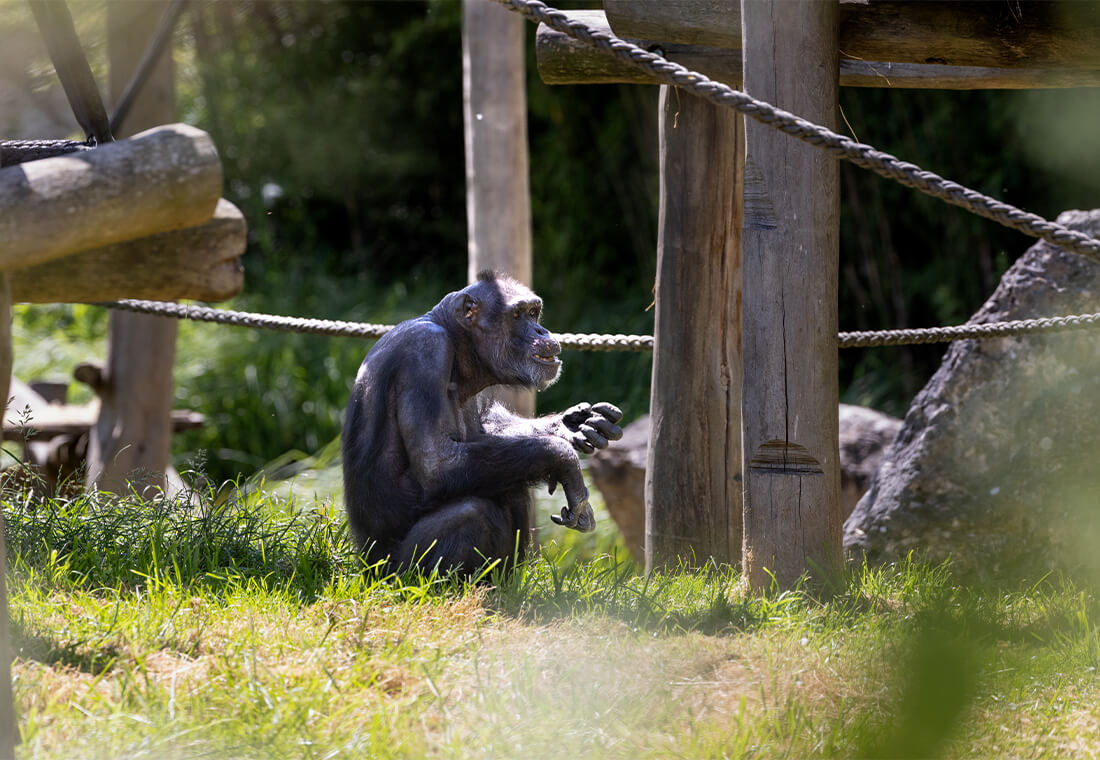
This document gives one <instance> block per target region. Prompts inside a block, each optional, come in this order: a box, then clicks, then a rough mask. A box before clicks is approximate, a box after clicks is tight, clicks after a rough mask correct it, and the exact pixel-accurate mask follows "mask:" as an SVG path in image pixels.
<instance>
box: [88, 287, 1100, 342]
mask: <svg viewBox="0 0 1100 760" xmlns="http://www.w3.org/2000/svg"><path fill="white" fill-rule="evenodd" d="M94 305H96V306H106V307H107V308H110V309H117V310H120V311H132V312H137V313H140V314H153V315H156V316H161V317H172V318H175V319H190V320H194V321H197V322H214V323H217V324H223V325H235V326H237V327H252V328H260V329H264V330H278V331H281V332H296V333H306V334H311V335H331V336H344V337H353V338H367V339H373V338H381V337H382V336H383V335H385V334H386V333H387V332H389V331H390V330H392V329H393V325H378V324H371V323H368V322H344V321H340V320H335V319H305V318H301V317H283V316H279V315H275V314H258V313H256V312H250V311H232V310H230V309H211V308H210V307H208V306H189V305H186V304H179V303H171V302H168V301H140V300H136V299H126V300H123V301H110V302H105V303H97V304H94ZM1095 327H1100V314H1079V315H1075V316H1069V317H1043V318H1040V319H1021V320H1016V321H1012V322H991V323H989V324H977V325H956V326H953V327H930V328H927V329H913V330H878V331H873V332H842V333H840V334H839V335H838V336H837V338H838V347H839V348H871V347H875V346H903V345H912V344H922V343H949V342H951V341H956V340H970V339H977V340H982V339H988V338H1007V337H1011V336H1019V335H1037V334H1045V333H1058V332H1069V331H1072V330H1085V329H1089V328H1095ZM554 337H555V338H557V340H558V342H559V343H561V345H562V348H569V349H576V350H578V351H652V350H653V336H652V335H621V334H619V335H597V334H593V333H556V334H555V335H554Z"/></svg>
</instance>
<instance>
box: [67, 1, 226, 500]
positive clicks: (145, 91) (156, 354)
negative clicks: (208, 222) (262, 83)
mask: <svg viewBox="0 0 1100 760" xmlns="http://www.w3.org/2000/svg"><path fill="white" fill-rule="evenodd" d="M167 6H168V3H167V2H164V0H158V1H157V2H145V3H134V2H130V1H129V0H113V1H112V2H110V3H108V4H107V52H108V58H109V63H110V91H111V100H112V101H113V102H117V101H118V99H119V98H120V97H121V95H122V93H123V91H124V90H125V88H126V85H127V83H128V82H129V81H130V78H131V77H132V76H133V73H134V70H135V69H136V68H137V66H138V64H139V62H140V58H141V55H142V53H143V52H144V50H145V47H146V45H147V42H148V40H150V39H152V37H153V36H154V35H155V33H156V29H157V26H158V22H159V20H160V17H161V15H162V14H163V12H164V10H165V9H166V8H167ZM175 114H176V88H175V67H174V66H173V63H172V57H171V56H163V57H161V59H160V61H158V63H157V65H156V66H155V67H154V68H153V70H152V72H151V73H150V75H149V78H148V79H147V80H146V83H145V85H144V87H143V88H142V90H141V92H140V94H138V95H137V97H136V98H135V99H134V101H133V105H132V106H131V110H130V114H129V116H128V117H127V122H126V126H125V127H124V130H131V129H143V128H145V127H147V126H149V125H151V124H162V123H164V122H167V121H172V120H173V119H174V118H175ZM217 190H218V195H219V196H220V194H221V182H220V178H219V183H218V187H217ZM215 200H216V199H215ZM213 210H214V209H213V208H211V213H212V212H213ZM208 218H209V216H208ZM177 329H178V325H177V323H176V321H175V320H174V319H167V318H164V317H153V316H150V315H147V314H130V313H124V312H113V313H112V314H111V316H110V321H109V323H108V327H107V335H108V337H107V341H108V342H107V361H106V365H107V366H106V369H105V371H104V374H103V380H104V387H103V389H102V390H101V396H100V399H101V402H102V407H101V409H100V413H99V418H98V419H97V420H96V425H95V428H94V429H93V431H92V434H91V436H90V438H89V443H88V476H87V477H88V483H89V485H94V486H95V487H97V488H99V489H101V490H104V491H112V492H115V493H123V492H126V491H127V490H129V489H130V488H134V489H136V491H137V492H138V493H139V494H145V495H147V496H154V495H155V494H156V493H158V492H164V491H165V490H166V489H167V486H168V480H167V478H166V475H165V473H166V472H167V471H168V466H169V462H170V457H171V447H172V418H171V414H172V368H173V366H174V365H175V356H176V332H177Z"/></svg>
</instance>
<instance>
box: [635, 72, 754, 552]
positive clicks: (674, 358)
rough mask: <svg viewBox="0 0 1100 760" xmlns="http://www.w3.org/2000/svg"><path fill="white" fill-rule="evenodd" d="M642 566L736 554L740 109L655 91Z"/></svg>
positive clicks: (739, 487)
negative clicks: (655, 206)
mask: <svg viewBox="0 0 1100 760" xmlns="http://www.w3.org/2000/svg"><path fill="white" fill-rule="evenodd" d="M658 130H659V138H658V139H659V141H660V151H661V156H660V162H661V176H660V217H659V222H658V233H657V237H658V242H657V286H656V304H657V305H656V324H655V328H654V335H655V345H654V353H653V385H652V390H651V395H650V420H651V422H650V425H651V427H650V438H649V453H648V462H647V466H646V480H645V491H646V546H645V553H646V568H647V570H652V569H655V568H661V567H675V566H676V565H677V563H679V562H683V563H685V564H687V565H690V566H700V565H703V564H705V563H706V562H707V560H708V559H711V558H713V559H714V560H715V561H717V562H718V563H721V564H730V565H734V564H736V563H737V562H738V561H739V559H740V553H741V503H742V484H741V338H740V322H739V316H740V315H739V311H740V301H741V241H740V231H741V218H740V217H741V213H740V212H741V204H740V197H741V174H742V169H743V160H744V131H743V130H744V127H743V119H742V117H741V116H740V114H738V113H736V112H735V111H732V110H730V109H726V108H720V107H718V106H714V105H711V104H710V103H708V102H706V101H705V100H702V99H700V98H696V97H695V96H693V95H689V94H687V93H686V92H683V91H681V90H678V89H674V88H670V87H667V86H664V87H661V96H660V105H659V122H658Z"/></svg>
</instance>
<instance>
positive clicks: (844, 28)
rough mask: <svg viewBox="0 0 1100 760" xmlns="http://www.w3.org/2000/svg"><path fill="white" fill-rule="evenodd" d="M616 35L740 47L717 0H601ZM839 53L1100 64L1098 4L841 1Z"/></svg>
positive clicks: (917, 59)
mask: <svg viewBox="0 0 1100 760" xmlns="http://www.w3.org/2000/svg"><path fill="white" fill-rule="evenodd" d="M603 6H604V10H605V11H606V13H607V20H608V22H609V23H610V25H611V28H612V29H614V30H615V34H616V35H618V36H620V37H632V38H639V39H651V40H660V41H661V42H664V43H682V44H689V45H709V46H715V47H727V48H731V49H737V50H740V49H741V17H740V13H738V12H730V11H729V10H728V9H727V8H726V7H725V5H724V4H723V3H722V2H718V1H717V0H604V4H603ZM839 36H840V57H841V58H842V59H849V60H854V61H884V62H885V61H889V62H892V63H914V64H938V65H945V66H977V67H991V68H1026V69H1049V68H1073V69H1100V3H1095V2H1079V1H1075V0H1041V1H1035V0H1024V1H1023V2H1019V1H1018V0H1012V1H1009V0H1004V1H997V2H981V1H980V0H979V1H977V2H974V1H973V0H967V1H965V2H940V1H937V0H892V1H886V0H841V3H840V33H839Z"/></svg>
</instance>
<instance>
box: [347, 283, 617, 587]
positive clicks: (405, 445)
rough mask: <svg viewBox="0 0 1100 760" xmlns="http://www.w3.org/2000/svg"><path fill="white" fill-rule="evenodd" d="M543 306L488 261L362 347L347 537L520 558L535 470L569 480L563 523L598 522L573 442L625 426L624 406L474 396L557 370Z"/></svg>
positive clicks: (582, 526)
mask: <svg viewBox="0 0 1100 760" xmlns="http://www.w3.org/2000/svg"><path fill="white" fill-rule="evenodd" d="M541 316H542V300H541V299H540V298H539V297H538V296H536V295H535V294H534V293H533V292H531V290H529V289H528V288H527V287H525V286H524V285H522V284H520V283H519V282H517V281H516V280H514V279H512V278H510V277H507V276H505V275H502V274H497V273H494V272H482V273H481V274H479V275H478V279H477V282H475V283H474V284H473V285H470V286H469V287H467V288H465V289H463V290H459V291H457V292H454V293H449V294H447V295H446V296H444V297H443V300H442V301H440V302H439V303H438V304H437V305H436V306H435V308H433V309H432V310H431V311H429V312H428V313H427V314H424V315H423V316H420V317H416V318H415V319H410V320H408V321H406V322H402V323H401V324H399V325H397V326H396V327H395V328H394V329H393V330H392V331H390V332H389V333H387V334H386V335H385V336H384V337H383V338H382V339H381V340H379V341H378V343H376V344H375V346H374V347H373V348H372V349H371V351H370V353H369V354H367V358H366V359H364V361H363V364H362V366H361V367H360V368H359V374H358V376H357V377H356V378H355V387H354V389H353V390H352V395H351V401H350V402H349V403H348V410H347V419H346V421H345V423H344V439H343V448H344V500H345V503H346V505H347V512H348V523H349V526H350V528H351V534H352V538H353V540H354V541H355V543H356V544H357V546H358V547H359V548H360V549H362V550H363V551H365V552H368V553H369V555H370V556H371V557H372V558H383V557H389V566H390V567H391V568H408V567H411V566H413V565H419V566H421V567H424V568H429V569H430V568H432V567H435V566H437V565H438V567H439V568H440V569H441V570H442V571H446V570H450V569H457V570H461V571H462V572H466V573H471V572H473V571H474V570H475V569H477V568H478V567H479V566H481V565H482V564H483V563H484V562H485V561H487V560H493V559H499V560H501V561H502V562H506V563H507V562H510V561H511V560H512V559H513V558H516V559H523V557H524V555H525V551H526V544H527V541H528V540H529V536H530V529H531V526H530V503H531V497H530V491H529V486H531V485H534V484H537V483H545V484H547V485H549V488H550V492H551V493H553V492H554V488H555V486H556V485H557V484H558V483H560V484H561V485H562V490H563V491H564V492H565V499H566V506H565V507H563V508H562V510H561V515H560V516H558V515H552V516H551V519H552V520H553V521H554V522H555V523H557V524H559V525H565V526H567V527H570V528H574V529H576V530H579V531H589V530H592V529H594V528H595V518H594V517H593V514H592V508H591V507H590V506H589V503H588V490H587V489H586V488H585V485H584V480H583V479H582V477H581V469H580V460H579V458H578V453H586V454H587V453H591V452H592V451H593V450H595V449H597V448H601V449H602V448H604V447H606V446H607V445H608V441H611V440H617V439H619V438H621V437H622V434H623V433H622V429H621V428H620V427H619V426H618V425H617V424H616V423H617V422H618V421H619V420H620V419H621V418H622V412H620V411H619V410H618V409H617V408H616V407H614V406H612V405H611V404H608V403H600V404H595V405H589V404H577V405H576V406H573V407H571V408H570V409H568V410H566V411H565V412H563V413H561V414H554V415H550V416H547V417H540V418H538V419H528V418H525V417H519V416H516V415H515V414H512V413H511V412H510V411H508V410H507V409H506V408H505V407H504V406H502V405H501V404H499V403H495V402H492V401H491V400H488V399H486V398H484V397H483V396H479V394H480V392H481V391H483V390H485V389H486V388H489V387H490V386H494V385H510V386H522V387H526V388H536V389H538V390H543V389H545V388H547V387H549V386H550V385H551V384H552V383H553V382H554V381H556V380H557V378H558V374H559V372H560V371H561V360H560V359H559V358H558V354H559V353H560V352H561V346H560V345H559V344H558V341H557V340H555V339H554V337H553V336H552V335H551V334H550V332H549V331H548V330H547V329H546V328H545V327H543V326H542V325H541V324H539V320H540V318H541Z"/></svg>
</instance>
